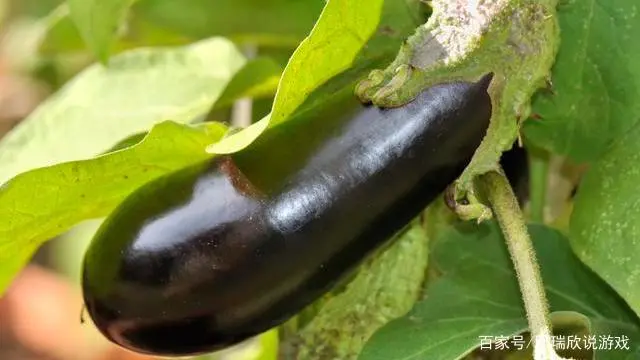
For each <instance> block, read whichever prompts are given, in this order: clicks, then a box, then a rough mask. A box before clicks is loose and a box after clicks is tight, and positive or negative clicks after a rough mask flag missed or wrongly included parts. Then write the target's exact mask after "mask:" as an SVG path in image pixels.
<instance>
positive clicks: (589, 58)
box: [524, 0, 640, 161]
mask: <svg viewBox="0 0 640 360" xmlns="http://www.w3.org/2000/svg"><path fill="white" fill-rule="evenodd" d="M559 20H560V27H561V31H562V42H561V46H560V50H559V53H558V57H557V59H556V64H555V66H554V69H553V77H552V80H553V92H554V93H555V95H553V94H551V93H550V92H542V93H541V94H539V95H538V96H537V98H536V99H535V102H534V108H533V111H534V112H535V113H538V114H540V115H541V117H542V119H540V120H533V119H531V120H528V121H526V122H525V126H524V134H525V135H526V137H527V138H528V139H530V140H531V141H533V142H534V143H535V144H536V145H538V146H541V147H544V148H546V149H548V150H551V151H553V152H556V153H560V154H566V155H568V156H570V157H571V158H573V159H574V160H576V161H591V160H596V159H597V158H598V157H599V156H601V155H602V154H603V153H604V152H605V151H606V150H607V147H608V146H609V145H610V144H611V142H612V141H613V140H614V139H616V138H618V137H619V136H621V135H623V134H625V133H626V132H627V131H628V130H629V129H630V128H631V127H632V126H633V125H634V124H636V123H637V122H638V120H639V119H640V101H638V99H640V42H639V41H638V38H640V9H639V7H638V2H637V1H636V0H609V1H598V0H581V1H576V0H574V1H565V2H561V5H560V8H559Z"/></svg>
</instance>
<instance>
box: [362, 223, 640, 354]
mask: <svg viewBox="0 0 640 360" xmlns="http://www.w3.org/2000/svg"><path fill="white" fill-rule="evenodd" d="M529 230H530V232H531V235H532V237H533V241H534V244H535V247H536V252H537V255H538V259H539V262H540V265H541V267H542V274H543V278H544V283H545V288H546V290H547V295H548V297H549V300H550V303H551V307H552V310H553V311H574V312H579V313H581V314H584V315H586V316H587V317H588V319H589V320H590V327H591V331H592V333H593V334H597V335H612V336H622V335H624V336H627V337H628V338H630V342H629V347H630V350H603V351H598V354H597V355H598V359H629V360H631V359H634V356H636V355H635V354H637V353H638V352H639V351H640V342H638V341H640V329H639V328H638V323H637V319H636V318H634V316H633V313H632V312H631V311H629V310H628V309H627V308H626V307H625V306H624V305H621V302H620V299H619V297H617V295H616V294H615V293H614V292H613V291H612V290H611V289H610V288H609V287H608V286H607V285H606V284H605V283H604V282H603V281H602V280H600V279H599V278H598V277H596V276H595V275H594V274H593V273H592V272H590V271H589V270H588V269H587V268H586V267H585V266H584V265H582V264H581V263H580V261H579V260H578V259H577V258H575V256H574V255H573V254H572V252H571V249H570V247H569V245H568V242H567V241H566V239H565V238H564V237H563V235H561V234H560V233H559V232H557V231H555V230H552V229H549V228H546V227H544V226H539V225H534V226H530V227H529ZM431 261H432V264H434V265H435V268H436V270H437V271H438V272H439V273H441V274H442V276H441V278H439V279H438V280H437V281H436V282H434V283H433V284H432V285H431V286H429V287H428V288H427V295H426V299H425V300H423V301H422V302H420V303H418V304H417V305H416V306H415V307H414V309H413V310H412V311H411V312H410V313H409V314H408V315H407V316H405V317H403V318H401V319H399V320H395V321H392V322H391V323H389V324H388V325H387V326H385V327H383V328H382V330H381V331H379V332H377V333H376V334H374V336H373V337H372V339H371V340H370V341H369V342H368V343H367V345H366V346H365V349H364V351H363V353H362V354H361V357H360V359H366V360H377V359H380V360H394V359H416V360H417V359H430V360H439V359H441V360H452V359H460V358H461V357H462V356H464V355H465V354H467V353H469V352H470V351H472V350H473V349H474V348H476V347H477V346H478V345H479V344H480V340H481V337H482V336H511V335H515V334H517V333H519V332H521V331H523V330H525V329H526V327H527V323H526V320H525V315H524V310H523V308H522V301H521V298H520V292H519V289H518V284H517V280H516V277H515V274H514V272H513V270H512V266H511V261H510V258H509V255H508V253H507V251H506V247H505V245H504V241H503V239H502V237H501V235H500V232H499V229H498V227H497V226H495V224H491V225H483V226H480V227H479V228H478V227H471V228H466V229H457V230H455V231H452V232H450V233H449V234H448V235H445V236H443V238H442V239H441V240H440V241H438V242H437V244H436V247H435V248H434V249H433V257H432V259H431ZM634 352H635V354H634Z"/></svg>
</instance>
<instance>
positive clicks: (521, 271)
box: [479, 171, 563, 360]
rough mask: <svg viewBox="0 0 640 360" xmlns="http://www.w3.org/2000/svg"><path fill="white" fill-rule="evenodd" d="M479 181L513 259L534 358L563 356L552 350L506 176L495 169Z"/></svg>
mask: <svg viewBox="0 0 640 360" xmlns="http://www.w3.org/2000/svg"><path fill="white" fill-rule="evenodd" d="M479 185H480V189H481V190H482V192H483V193H484V194H485V196H486V197H487V199H488V200H489V203H490V204H491V208H492V210H493V212H494V214H495V216H496V218H497V220H498V223H499V224H500V228H501V229H502V233H503V235H504V238H505V241H506V242H507V247H508V249H509V254H510V255H511V260H512V261H513V265H514V268H515V270H516V275H517V277H518V283H519V285H520V292H521V293H522V300H523V301H524V307H525V311H526V313H527V320H528V322H529V327H530V329H531V337H532V339H533V346H534V358H535V360H557V359H563V358H562V357H560V356H558V355H557V354H556V352H555V351H554V350H553V344H552V341H551V327H550V322H549V306H548V303H547V299H546V295H545V290H544V285H543V283H542V277H541V275H540V269H539V267H538V262H537V260H536V256H535V252H534V249H533V245H532V243H531V238H530V237H529V233H528V231H527V226H526V224H525V221H524V217H523V215H522V211H521V210H520V207H519V205H518V201H517V199H516V197H515V195H514V193H513V190H512V189H511V186H510V185H509V181H508V180H507V178H506V177H505V176H504V175H503V174H502V173H501V172H497V171H491V172H488V173H486V174H484V175H482V176H480V177H479Z"/></svg>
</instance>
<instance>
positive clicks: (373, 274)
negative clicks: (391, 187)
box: [290, 226, 429, 360]
mask: <svg viewBox="0 0 640 360" xmlns="http://www.w3.org/2000/svg"><path fill="white" fill-rule="evenodd" d="M428 253H429V242H428V239H427V236H426V233H425V231H424V230H423V229H422V228H421V227H419V226H413V227H412V228H410V229H409V231H407V232H405V233H404V234H402V235H401V236H400V237H399V238H398V239H396V240H395V242H394V243H393V244H392V245H391V246H390V247H389V248H388V249H386V250H385V251H384V252H382V253H381V254H379V256H377V257H374V258H371V259H369V260H368V261H367V262H366V263H365V264H363V266H362V267H361V268H360V269H359V270H358V273H357V275H356V277H355V278H354V279H353V280H352V281H351V282H349V283H348V284H347V286H346V288H345V289H344V290H343V291H341V292H338V293H334V294H331V295H330V296H328V299H327V300H326V302H324V303H322V305H321V308H320V312H319V313H318V314H317V315H316V316H315V317H314V318H313V320H311V322H309V323H308V324H307V325H306V326H305V327H304V328H303V329H302V330H301V331H299V332H298V334H297V336H296V338H294V339H292V340H290V341H291V342H292V343H293V344H294V347H295V349H296V355H295V356H293V358H294V359H305V360H312V359H318V360H322V359H343V360H347V359H356V358H357V357H358V354H359V353H360V351H361V349H362V347H363V346H364V343H365V342H366V341H367V339H369V337H370V336H371V335H372V334H373V333H374V332H375V331H376V330H377V329H378V328H380V327H381V326H382V325H384V324H385V323H387V322H388V321H390V320H392V319H395V318H397V317H399V316H402V315H404V314H406V313H407V312H408V311H409V310H410V309H411V307H412V306H413V304H414V303H415V301H416V300H417V299H418V297H419V294H420V291H421V288H422V282H423V279H424V277H425V269H426V267H427V259H428Z"/></svg>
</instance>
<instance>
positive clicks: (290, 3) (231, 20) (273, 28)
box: [133, 0, 324, 47]
mask: <svg viewBox="0 0 640 360" xmlns="http://www.w3.org/2000/svg"><path fill="white" fill-rule="evenodd" d="M323 5H324V1H323V0H306V1H300V0H217V1H211V0H180V1H175V0H142V1H140V2H139V3H138V4H136V5H135V6H134V8H133V13H134V14H135V16H137V17H141V18H144V19H146V20H148V21H150V22H152V23H154V24H158V25H160V26H162V27H164V28H166V29H169V30H171V31H173V32H175V33H179V34H183V35H185V36H187V37H190V38H193V39H201V38H205V37H210V36H225V37H227V38H229V39H232V40H234V41H236V42H248V43H252V44H255V45H261V46H286V47H295V46H296V45H298V43H300V41H302V39H304V37H305V36H306V35H307V34H308V33H309V30H310V29H311V28H312V27H313V24H314V22H315V21H316V19H317V18H318V15H319V14H320V11H321V10H322V7H323Z"/></svg>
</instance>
